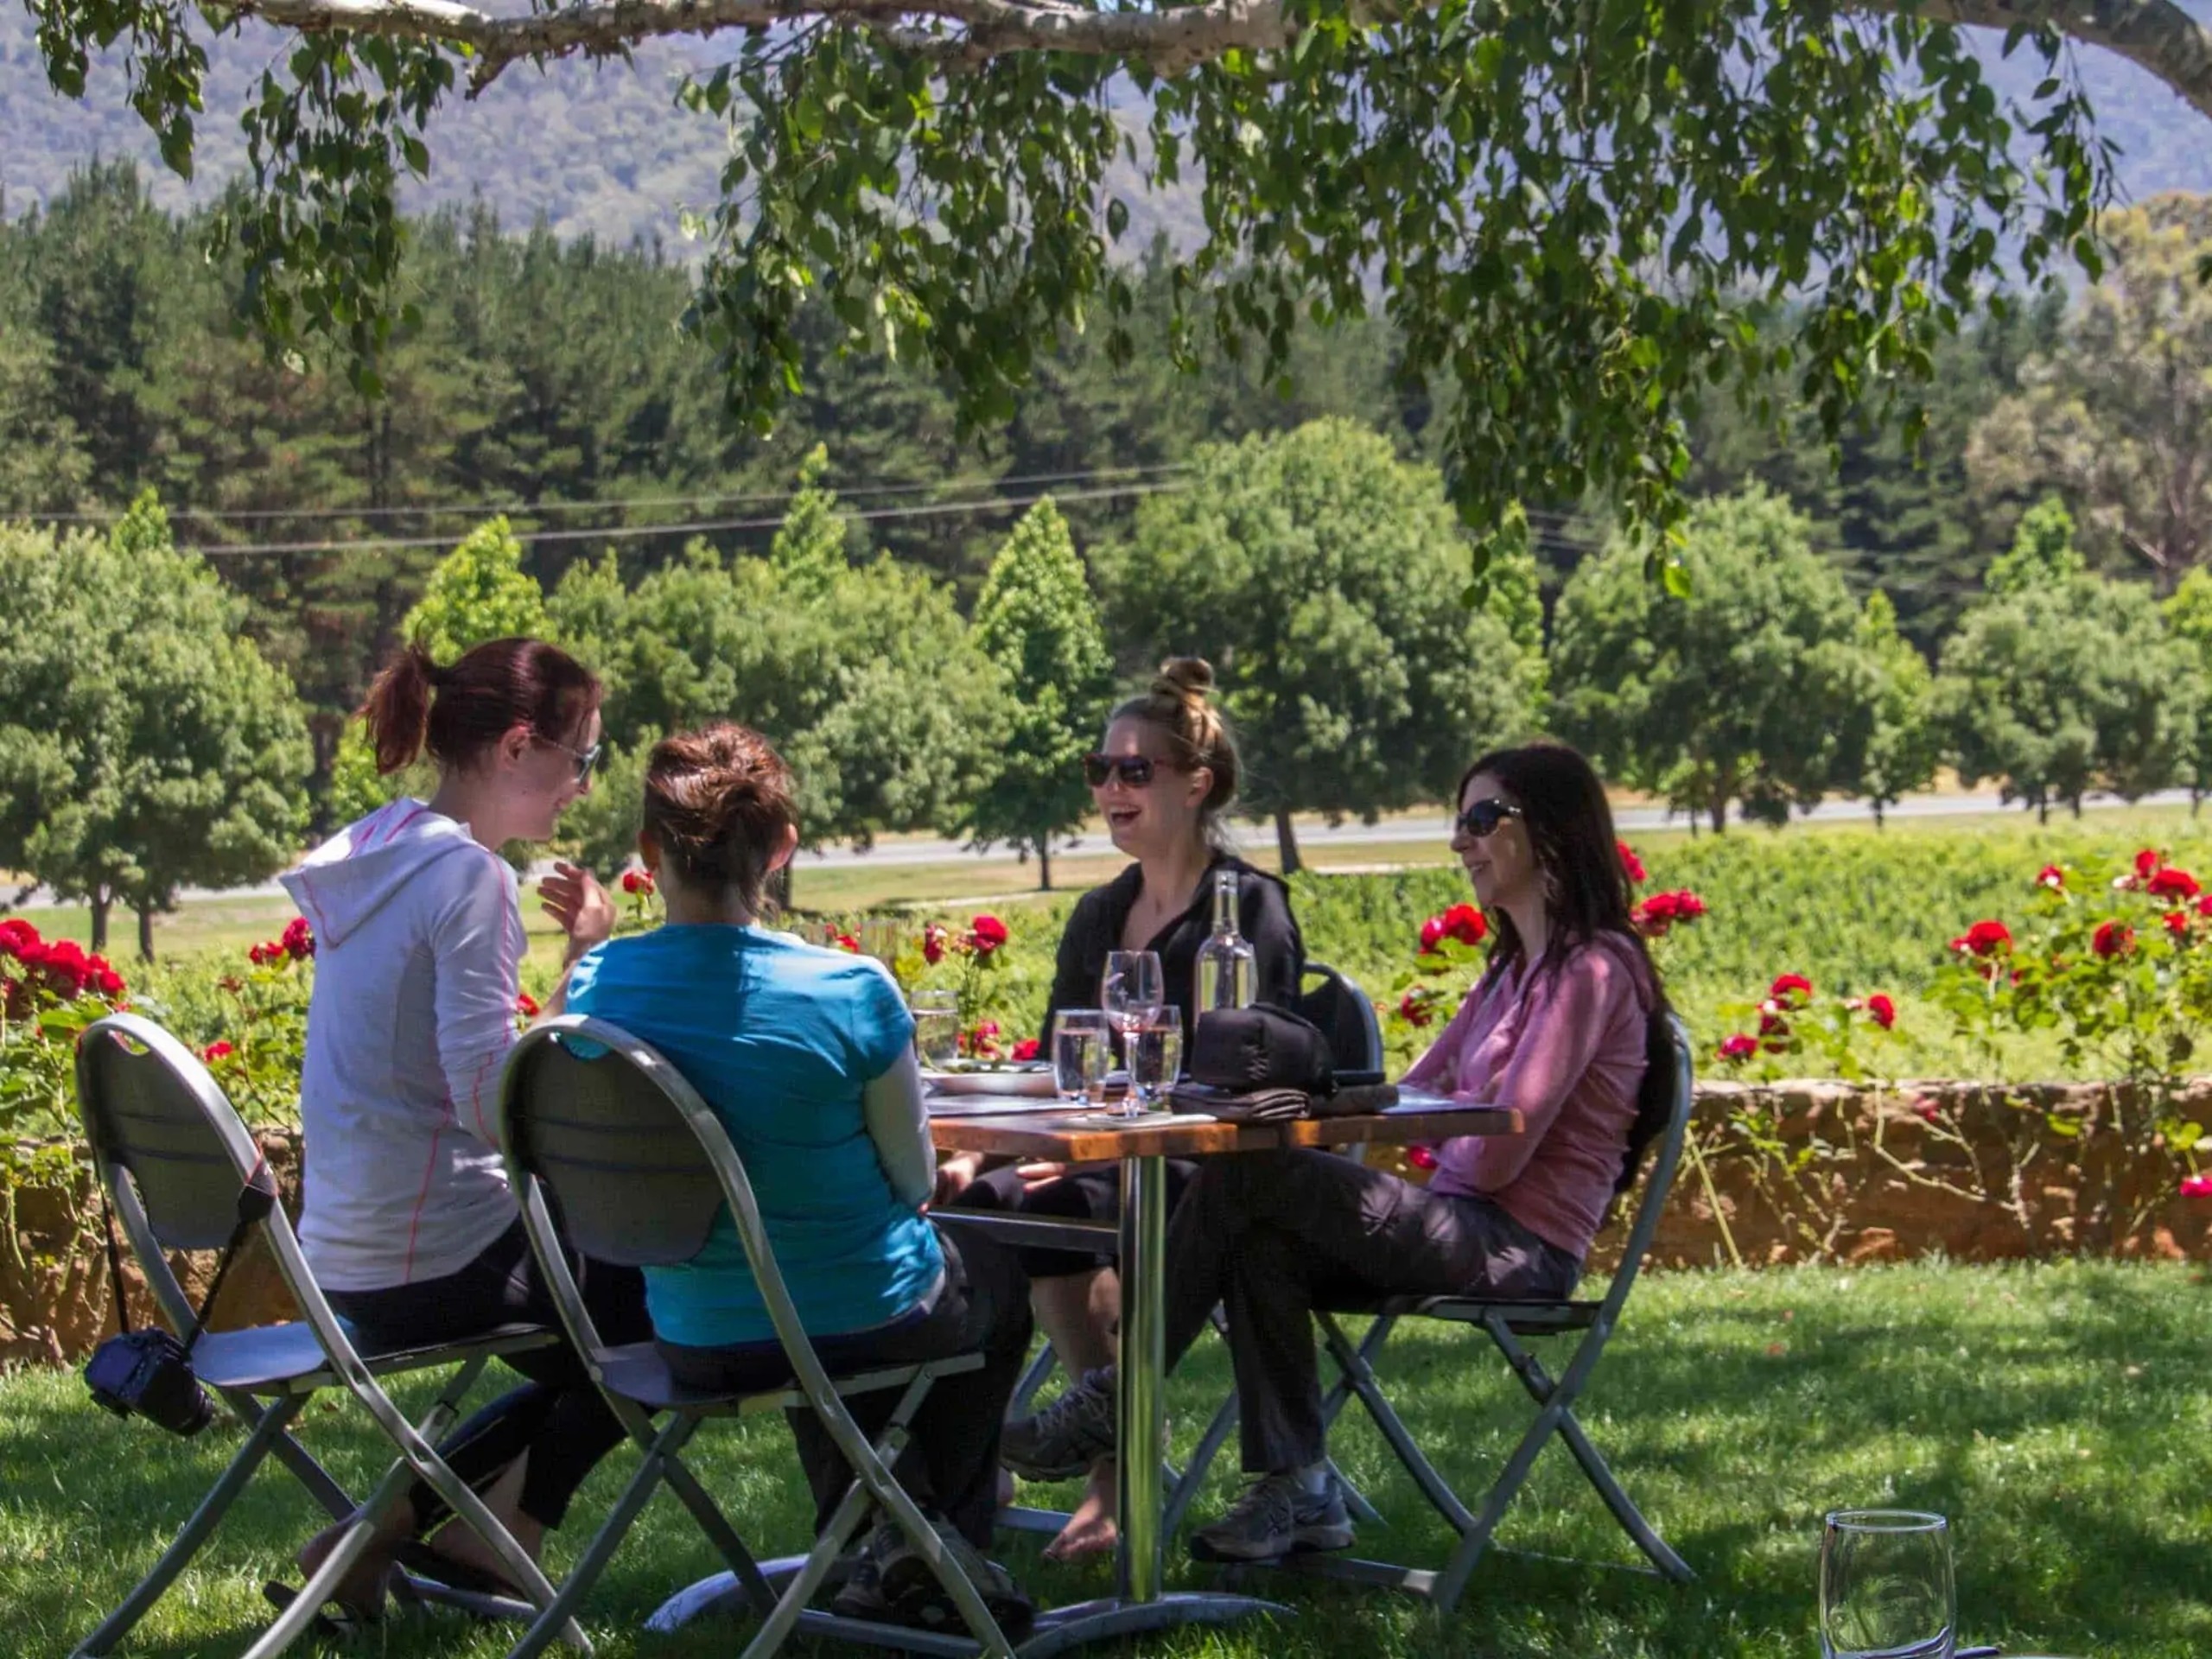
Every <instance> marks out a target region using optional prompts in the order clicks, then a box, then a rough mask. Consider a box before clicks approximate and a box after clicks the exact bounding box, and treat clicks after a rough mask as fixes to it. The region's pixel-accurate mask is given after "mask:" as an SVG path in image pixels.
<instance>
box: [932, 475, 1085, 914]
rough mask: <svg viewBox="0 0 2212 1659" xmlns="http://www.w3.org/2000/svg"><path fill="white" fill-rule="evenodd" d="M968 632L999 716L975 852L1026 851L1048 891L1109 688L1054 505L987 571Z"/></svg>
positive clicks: (1078, 804)
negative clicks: (1057, 842) (989, 678)
mask: <svg viewBox="0 0 2212 1659" xmlns="http://www.w3.org/2000/svg"><path fill="white" fill-rule="evenodd" d="M974 629H975V639H976V647H977V649H979V650H980V651H981V652H982V654H983V655H984V656H985V657H986V658H988V659H989V660H990V661H991V663H992V664H994V665H995V667H996V668H997V670H998V671H999V677H1000V682H1001V690H1003V692H1004V694H1005V698H1006V708H1007V714H1006V724H1005V726H1004V727H1003V728H1002V729H1001V730H1000V731H999V733H998V734H996V741H995V745H994V749H993V755H992V760H991V763H990V766H989V769H988V777H987V779H985V781H984V783H983V785H982V788H980V789H979V790H977V791H976V797H975V799H974V800H973V801H972V802H970V803H969V808H968V817H967V822H966V826H965V827H966V829H967V831H968V833H969V835H970V836H973V837H974V838H975V839H976V842H978V843H979V844H981V845H982V846H986V847H988V846H989V845H990V844H991V843H992V842H995V841H1003V842H1009V843H1011V844H1012V845H1014V846H1015V847H1017V848H1020V849H1023V850H1024V851H1027V852H1034V853H1035V854H1036V855H1037V863H1038V884H1039V886H1040V887H1046V888H1049V887H1051V886H1052V837H1053V836H1060V835H1065V834H1067V833H1068V832H1069V831H1071V830H1072V829H1076V828H1077V827H1078V826H1079V825H1081V823H1083V821H1084V817H1085V815H1086V814H1088V813H1089V812H1090V790H1089V789H1088V788H1087V787H1085V785H1084V781H1083V777H1082V773H1081V771H1080V769H1079V768H1078V766H1077V762H1078V761H1079V760H1081V759H1082V758H1083V756H1084V753H1087V752H1088V751H1089V749H1090V747H1091V745H1092V744H1093V743H1094V742H1095V741H1096V740H1097V736H1098V727H1099V722H1100V721H1101V720H1102V719H1103V718H1104V715H1105V712H1106V707H1107V702H1108V700H1109V697H1110V696H1111V695H1112V692H1113V689H1114V669H1113V662H1112V659H1111V657H1110V655H1109V652H1108V651H1107V649H1106V632H1105V628H1104V626H1103V624H1102V622H1101V620H1100V618H1099V612H1098V601H1097V599H1096V596H1095V595H1094V594H1092V593H1091V591H1090V581H1089V579H1088V578H1087V577H1086V576H1085V575H1084V569H1083V560H1082V559H1081V558H1080V557H1079V556H1077V553H1076V550H1075V539H1074V537H1071V536H1070V535H1069V533H1068V526H1067V520H1065V518H1061V517H1060V514H1059V510H1058V508H1056V507H1055V506H1053V505H1052V499H1051V498H1050V497H1047V498H1046V499H1044V500H1042V501H1039V503H1038V504H1037V505H1035V506H1033V507H1032V508H1030V510H1029V511H1028V512H1026V513H1024V514H1023V515H1022V517H1021V520H1020V523H1018V524H1015V525H1014V531H1013V533H1012V534H1011V535H1009V536H1008V537H1007V539H1006V544H1005V545H1004V546H1003V547H1001V549H1000V550H999V555H998V557H997V558H995V560H993V561H992V563H991V570H990V575H988V577H987V578H986V579H985V581H984V582H983V592H982V597H981V598H979V599H978V600H977V601H976V614H975V619H974Z"/></svg>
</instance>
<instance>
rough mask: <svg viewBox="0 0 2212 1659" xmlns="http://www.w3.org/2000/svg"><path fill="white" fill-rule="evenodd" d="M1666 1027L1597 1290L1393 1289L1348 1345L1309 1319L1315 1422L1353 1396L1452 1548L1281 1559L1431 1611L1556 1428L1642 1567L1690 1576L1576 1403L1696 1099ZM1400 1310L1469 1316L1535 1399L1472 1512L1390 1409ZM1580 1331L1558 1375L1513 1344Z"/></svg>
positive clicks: (1677, 1027)
mask: <svg viewBox="0 0 2212 1659" xmlns="http://www.w3.org/2000/svg"><path fill="white" fill-rule="evenodd" d="M1668 1024H1669V1038H1670V1041H1671V1045H1672V1047H1673V1050H1674V1074H1675V1076H1674V1099H1673V1102H1672V1105H1671V1109H1670V1111H1669V1116H1668V1122H1667V1128H1666V1132H1665V1134H1664V1135H1662V1137H1661V1139H1660V1141H1659V1144H1658V1147H1657V1153H1656V1157H1655V1158H1654V1159H1653V1160H1652V1164H1651V1168H1650V1171H1649V1173H1648V1174H1647V1175H1646V1176H1645V1177H1644V1179H1643V1191H1642V1193H1641V1195H1640V1197H1639V1198H1638V1199H1637V1212H1636V1220H1635V1222H1634V1224H1632V1225H1631V1227H1630V1230H1629V1236H1628V1239H1627V1241H1626V1243H1624V1245H1623V1247H1622V1251H1621V1260H1620V1265H1619V1266H1618V1267H1617V1268H1614V1270H1613V1277H1612V1282H1611V1285H1610V1286H1609V1287H1607V1289H1606V1292H1605V1299H1604V1300H1602V1301H1600V1302H1598V1303H1595V1304H1592V1303H1589V1302H1577V1301H1560V1302H1521V1301H1485V1300H1479V1299H1476V1298H1467V1297H1452V1296H1432V1297H1402V1298H1396V1299H1394V1300H1391V1301H1390V1302H1389V1303H1386V1304H1385V1305H1384V1307H1383V1311H1382V1312H1381V1313H1379V1314H1377V1315H1376V1319H1375V1322H1374V1323H1373V1324H1372V1325H1370V1326H1369V1327H1368V1330H1367V1333H1366V1335H1365V1336H1364V1337H1363V1338H1361V1340H1360V1341H1359V1342H1358V1343H1357V1344H1354V1343H1353V1342H1352V1341H1351V1338H1349V1337H1347V1336H1346V1335H1345V1333H1344V1327H1343V1326H1342V1325H1339V1324H1338V1321H1337V1319H1336V1318H1335V1316H1334V1315H1332V1314H1330V1313H1316V1314H1315V1318H1316V1319H1317V1321H1318V1322H1319V1325H1320V1327H1321V1335H1322V1340H1323V1343H1324V1344H1325V1347H1326V1349H1327V1351H1328V1353H1329V1355H1330V1357H1332V1359H1333V1360H1334V1361H1335V1363H1336V1365H1337V1369H1338V1382H1337V1384H1336V1386H1335V1388H1334V1389H1332V1390H1331V1391H1330V1393H1329V1395H1328V1396H1327V1397H1326V1399H1325V1401H1324V1402H1323V1421H1325V1422H1327V1423H1329V1424H1332V1425H1333V1423H1334V1422H1335V1421H1336V1418H1337V1415H1338V1413H1339V1412H1341V1411H1342V1410H1343V1409H1344V1405H1345V1404H1346V1403H1347V1402H1349V1401H1350V1400H1351V1399H1353V1398H1355V1397H1356V1398H1357V1400H1358V1401H1359V1402H1360V1404H1361V1405H1362V1406H1363V1407H1364V1408H1366V1410H1367V1414H1368V1415H1369V1416H1370V1418H1371V1419H1373V1421H1374V1423H1375V1426H1376V1428H1377V1429H1379V1430H1380V1431H1381V1432H1382V1433H1383V1439H1384V1440H1387V1441H1388V1442H1389V1446H1390V1449H1391V1450H1392V1452H1395V1454H1396V1456H1397V1459H1398V1461H1399V1463H1400V1464H1401V1465H1403V1467H1404V1468H1405V1470H1406V1472H1407V1473H1408V1474H1409V1475H1411V1476H1412V1477H1413V1478H1414V1484H1416V1485H1418V1486H1419V1487H1420V1488H1421V1495H1422V1496H1423V1497H1426V1498H1427V1500H1428V1501H1429V1503H1430V1504H1431V1505H1433V1507H1434V1508H1435V1510H1437V1512H1438V1513H1439V1514H1440V1515H1441V1516H1444V1518H1445V1519H1446V1521H1448V1522H1451V1523H1452V1528H1453V1529H1454V1530H1455V1531H1457V1532H1458V1533H1459V1543H1458V1545H1457V1546H1456V1547H1455V1548H1454V1549H1453V1550H1452V1555H1451V1557H1450V1559H1449V1560H1447V1561H1446V1563H1445V1564H1444V1566H1443V1567H1441V1568H1439V1569H1436V1570H1433V1571H1428V1570H1422V1569H1418V1568H1414V1567H1402V1566H1398V1565H1395V1564H1392V1563H1389V1562H1381V1561H1368V1560H1353V1559H1347V1558H1344V1557H1335V1556H1326V1555H1301V1556H1293V1557H1289V1558H1287V1559H1286V1560H1284V1561H1283V1562H1281V1563H1280V1564H1281V1565H1283V1566H1287V1567H1295V1568H1297V1569H1299V1570H1300V1571H1305V1572H1312V1573H1320V1574H1323V1575H1325V1576H1328V1577H1332V1578H1344V1579H1352V1580H1357V1581H1360V1582H1362V1583H1367V1584H1376V1585H1381V1586H1384V1587H1386V1588H1390V1589H1398V1590H1405V1591H1408V1592H1412V1593H1414V1594H1416V1595H1421V1596H1425V1597H1427V1599H1429V1600H1430V1601H1431V1602H1433V1604H1434V1605H1435V1606H1436V1607H1437V1609H1438V1611H1440V1612H1449V1611H1451V1610H1452V1608H1453V1607H1454V1606H1456V1605H1458V1603H1459V1597H1460V1595H1461V1594H1462V1593H1463V1592H1465V1589H1466V1586H1467V1580H1468V1577H1469V1575H1470V1574H1471V1573H1473V1572H1474V1570H1475V1567H1476V1566H1477V1564H1478V1562H1480V1561H1481V1560H1482V1558H1483V1556H1484V1554H1485V1552H1487V1551H1488V1550H1489V1548H1491V1539H1492V1537H1493V1535H1495V1533H1496V1532H1497V1525H1498V1522H1499V1521H1500V1520H1501V1519H1503V1516H1504V1514H1505V1510H1506V1508H1507V1506H1508V1505H1509V1504H1510V1503H1512V1501H1513V1499H1514V1497H1516V1495H1517V1494H1518V1493H1519V1492H1520V1490H1521V1488H1522V1484H1524V1483H1526V1481H1527V1480H1528V1478H1529V1471H1530V1470H1531V1469H1532V1468H1533V1467H1534V1466H1535V1461H1536V1458H1537V1454H1538V1453H1540V1452H1541V1451H1542V1450H1543V1449H1544V1447H1545V1446H1547V1445H1548V1444H1549V1442H1550V1441H1551V1440H1552V1437H1553V1436H1554V1435H1557V1436H1558V1437H1559V1438H1560V1440H1564V1441H1565V1442H1566V1443H1567V1449H1568V1450H1569V1451H1570V1452H1573V1454H1574V1460H1575V1462H1576V1463H1577V1464H1579V1465H1580V1466H1581V1469H1582V1472H1583V1474H1584V1475H1585V1476H1586V1478H1588V1479H1589V1482H1590V1484H1591V1485H1592V1487H1594V1488H1595V1489H1596V1491H1597V1492H1598V1496H1599V1497H1601V1498H1603V1499H1604V1500H1605V1507H1606V1508H1607V1509H1608V1510H1611V1512H1612V1515H1613V1518H1614V1520H1615V1521H1617V1522H1618V1523H1619V1525H1620V1527H1621V1529H1622V1530H1623V1531H1624V1532H1626V1533H1627V1534H1628V1535H1629V1536H1630V1538H1632V1539H1633V1540H1635V1541H1636V1545H1637V1548H1639V1549H1640V1550H1642V1551H1643V1554H1644V1555H1645V1556H1646V1557H1647V1558H1649V1560H1650V1562H1651V1566H1650V1567H1649V1568H1646V1569H1643V1570H1645V1571H1650V1572H1655V1573H1657V1574H1658V1575H1660V1576H1662V1577H1665V1578H1667V1579H1669V1580H1673V1581H1674V1582H1675V1583H1677V1584H1687V1583H1688V1582H1689V1581H1690V1580H1692V1579H1694V1577H1695V1576H1696V1575H1695V1574H1694V1573H1692V1572H1691V1571H1690V1569H1689V1567H1688V1565H1687V1564H1686V1563H1685V1562H1684V1561H1683V1560H1682V1558H1681V1556H1679V1555H1677V1554H1675V1552H1674V1550H1673V1549H1672V1548H1669V1546H1668V1544H1667V1543H1666V1541H1664V1540H1663V1539H1662V1538H1661V1537H1660V1536H1659V1535H1658V1533H1657V1532H1656V1530H1654V1529H1653V1528H1652V1526H1651V1524H1650V1522H1649V1521H1647V1520H1646V1519H1645V1518H1644V1516H1643V1511H1642V1510H1639V1509H1637V1506H1636V1503H1635V1502H1634V1501H1633V1500H1632V1499H1631V1498H1630V1497H1629V1495H1628V1494H1627V1493H1626V1492H1625V1491H1623V1490H1622V1488H1621V1484H1620V1483H1619V1481H1618V1480H1617V1479H1615V1478H1614V1476H1613V1472H1612V1471H1611V1468H1610V1467H1608V1466H1607V1465H1606V1463H1605V1459H1604V1458H1603V1457H1602V1456H1600V1455H1599V1452H1598V1449H1597V1447H1596V1446H1592V1444H1591V1441H1590V1437H1589V1435H1588V1434H1587V1433H1586V1432H1585V1431H1584V1429H1583V1427H1582V1425H1581V1423H1580V1421H1578V1420H1577V1419H1576V1417H1575V1414H1574V1404H1575V1402H1577V1401H1578V1400H1580V1398H1581V1397H1582V1395H1583V1393H1584V1391H1585V1390H1586V1389H1587V1388H1588V1386H1589V1383H1590V1377H1591V1374H1592V1372H1593V1371H1595V1370H1597V1366H1598V1361H1599V1357H1601V1356H1602V1355H1603V1354H1604V1352H1605V1344H1606V1343H1607V1342H1608V1341H1609V1340H1610V1339H1611V1336H1612V1333H1613V1330H1614V1327H1615V1326H1616V1325H1618V1323H1619V1321H1620V1316H1621V1311H1622V1309H1623V1308H1624V1306H1626V1305H1627V1302H1628V1297H1629V1293H1630V1290H1632V1289H1633V1288H1634V1287H1635V1285H1636V1281H1637V1275H1638V1274H1639V1273H1640V1272H1641V1271H1642V1268H1643V1258H1644V1256H1645V1255H1646V1254H1647V1253H1648V1252H1649V1250H1650V1249H1651V1241H1652V1238H1653V1236H1654V1235H1655V1234H1656V1232H1657V1231H1658V1227H1659V1221H1660V1217H1661V1213H1662V1211H1664V1210H1665V1208H1666V1204H1667V1195H1668V1192H1669V1190H1670V1189H1671V1188H1672V1186H1673V1185H1674V1179H1675V1169H1676V1167H1677V1166H1679V1164H1680V1163H1681V1154H1682V1143H1683V1141H1684V1139H1685V1137H1686V1136H1687V1135H1688V1128H1689V1118H1690V1110H1691V1107H1692V1105H1693V1103H1694V1096H1693V1092H1692V1087H1691V1084H1692V1076H1691V1065H1690V1045H1689V1033H1688V1031H1687V1030H1686V1029H1685V1028H1684V1027H1683V1026H1682V1023H1681V1020H1680V1019H1677V1018H1670V1019H1669V1022H1668ZM1408 1316H1413V1317H1418V1318H1422V1319H1446V1320H1450V1321H1452V1322H1454V1323H1457V1324H1461V1325H1475V1326H1477V1327H1478V1328H1480V1329H1481V1330H1482V1331H1484V1332H1486V1333H1487V1334H1488V1335H1489V1337H1490V1338H1491V1341H1492V1342H1493V1343H1494V1344H1497V1350H1498V1351H1499V1353H1500V1354H1502V1355H1503V1357H1504V1359H1505V1363H1506V1364H1507V1365H1508V1366H1509V1367H1510V1368H1511V1370H1512V1372H1513V1374H1514V1376H1516V1377H1518V1378H1519V1379H1520V1382H1521V1385H1522V1387H1523V1388H1524V1389H1527V1390H1528V1392H1529V1398H1530V1399H1531V1400H1533V1401H1535V1403H1536V1407H1537V1410H1536V1415H1535V1421H1533V1422H1531V1423H1530V1424H1529V1428H1528V1430H1527V1432H1526V1433H1523V1434H1522V1437H1521V1440H1520V1443H1519V1444H1518V1445H1517V1446H1515V1448H1514V1450H1513V1453H1512V1455H1511V1456H1510V1457H1509V1458H1508V1459H1506V1462H1505V1466H1504V1468H1503V1470H1501V1471H1499V1473H1498V1477H1497V1480H1496V1481H1495V1482H1494V1483H1493V1484H1492V1485H1491V1489H1490V1492H1489V1495H1488V1496H1487V1497H1485V1498H1484V1501H1483V1506H1482V1509H1481V1510H1480V1512H1479V1513H1477V1512H1474V1511H1471V1510H1469V1509H1468V1508H1467V1506H1466V1505H1465V1503H1461V1502H1460V1500H1459V1497H1458V1495H1457V1494H1456V1493H1454V1492H1453V1491H1452V1487H1451V1484H1450V1483H1449V1482H1447V1481H1446V1479H1445V1478H1444V1477H1443V1475H1442V1474H1441V1473H1440V1472H1439V1471H1438V1470H1437V1468H1436V1466H1435V1465H1434V1464H1433V1463H1432V1462H1430V1461H1429V1459H1428V1458H1427V1455H1426V1454H1425V1453H1424V1452H1422V1451H1421V1446H1420V1445H1419V1443H1418V1442H1417V1441H1416V1440H1414V1435H1413V1433H1412V1431H1411V1430H1409V1429H1408V1427H1406V1425H1405V1423H1404V1422H1403V1421H1402V1420H1401V1419H1400V1418H1399V1416H1398V1414H1397V1413H1396V1412H1395V1410H1393V1409H1392V1408H1391V1405H1390V1402H1389V1399H1388V1398H1387V1397H1386V1396H1385V1395H1383V1389H1382V1384H1381V1383H1380V1381H1379V1380H1378V1379H1377V1377H1376V1369H1375V1368H1376V1361H1377V1360H1378V1359H1379V1358H1380V1357H1381V1356H1382V1353H1383V1347H1384V1344H1387V1343H1388V1342H1389V1338H1390V1333H1391V1332H1393V1331H1394V1330H1395V1329H1396V1327H1397V1324H1398V1321H1399V1320H1400V1319H1404V1318H1407V1317H1408ZM1575 1331H1580V1332H1582V1333H1583V1334H1582V1340H1581V1341H1580V1343H1579V1344H1576V1346H1575V1350H1574V1353H1573V1357H1571V1358H1570V1359H1569V1360H1568V1362H1567V1369H1566V1370H1564V1371H1562V1372H1561V1373H1560V1375H1559V1376H1557V1377H1554V1376H1552V1374H1551V1373H1550V1372H1549V1371H1548V1370H1547V1369H1546V1368H1545V1366H1544V1364H1543V1363H1542V1361H1541V1360H1540V1359H1539V1358H1538V1357H1536V1356H1535V1354H1533V1353H1531V1352H1530V1351H1529V1349H1528V1348H1527V1347H1526V1346H1525V1345H1523V1344H1522V1341H1521V1338H1522V1337H1524V1336H1548V1335H1565V1334H1567V1333H1570V1332H1575Z"/></svg>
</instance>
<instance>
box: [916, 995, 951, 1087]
mask: <svg viewBox="0 0 2212 1659" xmlns="http://www.w3.org/2000/svg"><path fill="white" fill-rule="evenodd" d="M906 1006H907V1008H908V1010H909V1012H911V1013H912V1014H913V1016H914V1053H915V1056H916V1057H917V1058H918V1059H919V1060H920V1061H921V1063H922V1065H923V1066H924V1068H925V1069H926V1070H928V1071H944V1068H945V1067H946V1066H948V1065H951V1064H952V1062H953V1060H954V1059H955V1058H957V1056H958V1054H959V1052H960V993H959V992H957V991H937V990H929V991H916V992H915V993H914V995H912V998H910V999H909V1000H908V1001H907V1005H906Z"/></svg>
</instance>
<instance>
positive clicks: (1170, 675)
mask: <svg viewBox="0 0 2212 1659" xmlns="http://www.w3.org/2000/svg"><path fill="white" fill-rule="evenodd" d="M1153 686H1154V690H1160V691H1165V692H1166V694H1167V695H1168V696H1171V697H1180V698H1182V699H1183V700H1184V701H1185V702H1203V701H1204V700H1205V696H1206V694H1207V693H1208V692H1210V691H1211V690H1213V664H1211V663H1210V662H1208V661H1206V659H1205V658H1203V657H1170V658H1168V659H1167V660H1166V662H1164V663H1162V664H1160V677H1159V678H1158V679H1156V680H1154V682H1153Z"/></svg>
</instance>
